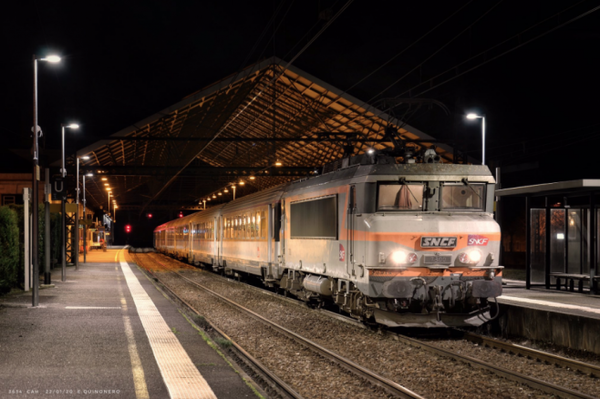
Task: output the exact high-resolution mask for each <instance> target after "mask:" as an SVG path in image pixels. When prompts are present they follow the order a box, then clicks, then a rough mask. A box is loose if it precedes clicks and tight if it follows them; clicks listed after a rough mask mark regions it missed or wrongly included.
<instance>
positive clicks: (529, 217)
mask: <svg viewBox="0 0 600 399" xmlns="http://www.w3.org/2000/svg"><path fill="white" fill-rule="evenodd" d="M496 195H497V196H498V197H500V198H502V197H511V196H513V197H524V199H525V208H526V220H525V222H526V233H525V240H526V258H525V259H526V286H527V288H528V289H529V288H531V287H532V286H544V287H546V288H551V287H556V288H557V289H563V288H564V289H568V290H571V291H575V290H578V291H579V292H590V293H592V294H598V283H599V282H600V276H599V275H598V274H599V273H598V254H599V253H600V247H599V243H598V237H599V236H600V234H598V233H599V230H598V229H599V215H600V206H599V204H598V198H599V195H600V180H593V179H584V180H570V181H564V182H557V183H547V184H537V185H531V186H522V187H514V188H505V189H501V190H497V191H496Z"/></svg>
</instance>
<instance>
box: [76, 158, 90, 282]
mask: <svg viewBox="0 0 600 399" xmlns="http://www.w3.org/2000/svg"><path fill="white" fill-rule="evenodd" d="M76 158H77V179H76V180H77V193H76V194H77V195H76V199H75V203H76V204H77V213H76V214H75V270H79V159H83V160H84V161H86V160H88V159H90V157H88V156H87V155H84V156H82V157H76ZM83 178H84V180H85V176H84V177H83ZM84 188H85V187H84Z"/></svg>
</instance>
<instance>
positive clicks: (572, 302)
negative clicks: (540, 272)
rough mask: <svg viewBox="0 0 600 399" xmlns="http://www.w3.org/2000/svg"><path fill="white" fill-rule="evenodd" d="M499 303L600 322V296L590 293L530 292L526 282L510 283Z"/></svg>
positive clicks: (504, 289)
mask: <svg viewBox="0 0 600 399" xmlns="http://www.w3.org/2000/svg"><path fill="white" fill-rule="evenodd" d="M521 283H522V284H521ZM498 302H499V303H500V304H504V305H512V306H521V307H527V308H532V309H538V310H544V311H548V312H555V313H563V314H568V315H577V316H580V317H583V318H590V319H596V320H600V296H598V295H590V294H589V293H579V292H570V291H565V290H562V291H558V290H555V289H546V288H542V287H532V288H531V289H529V290H528V289H526V288H525V283H524V282H519V281H509V284H508V285H507V286H505V287H503V290H502V296H500V297H499V298H498Z"/></svg>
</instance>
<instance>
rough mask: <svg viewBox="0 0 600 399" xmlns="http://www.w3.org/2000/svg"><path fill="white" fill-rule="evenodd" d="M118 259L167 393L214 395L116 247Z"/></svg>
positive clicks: (181, 397)
mask: <svg viewBox="0 0 600 399" xmlns="http://www.w3.org/2000/svg"><path fill="white" fill-rule="evenodd" d="M119 261H120V263H121V270H122V271H123V274H124V275H125V281H127V286H128V287H129V291H130V292H131V296H132V297H133V302H134V303H135V306H136V308H137V311H138V314H139V316H140V320H141V322H142V325H143V326H144V330H145V331H146V335H147V336H148V340H149V341H150V347H151V348H152V352H153V353H154V358H155V359H156V363H157V364H158V368H159V369H160V373H161V374H162V377H163V380H164V382H165V385H166V386H167V389H168V390H169V394H170V397H171V398H173V399H185V398H190V399H192V398H194V399H216V398H217V397H216V396H215V394H214V392H213V391H212V389H211V388H210V386H209V385H208V383H207V382H206V380H205V379H204V378H203V377H202V375H201V374H200V372H199V371H198V369H197V368H196V366H194V364H193V363H192V360H191V359H190V357H189V356H188V354H187V353H186V351H185V349H183V346H181V343H180V342H179V340H177V337H176V336H175V334H174V333H173V331H172V330H171V329H170V328H169V326H168V325H167V323H166V322H165V320H164V319H163V317H162V315H161V314H160V312H159V311H158V309H157V308H156V305H154V302H152V299H150V297H149V296H148V294H147V293H146V291H145V290H144V287H142V285H141V284H140V282H139V281H138V279H137V278H136V277H135V275H134V274H133V272H132V271H131V269H130V267H129V265H128V264H127V262H125V260H124V256H123V254H122V251H119Z"/></svg>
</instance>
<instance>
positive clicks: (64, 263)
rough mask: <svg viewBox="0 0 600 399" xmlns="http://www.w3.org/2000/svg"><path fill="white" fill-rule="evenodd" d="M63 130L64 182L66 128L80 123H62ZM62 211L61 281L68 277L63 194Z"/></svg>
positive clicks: (71, 127) (63, 174) (64, 169)
mask: <svg viewBox="0 0 600 399" xmlns="http://www.w3.org/2000/svg"><path fill="white" fill-rule="evenodd" d="M60 127H61V130H62V169H61V173H62V178H63V184H64V180H65V177H67V169H66V167H65V128H67V129H79V125H77V124H76V123H72V124H70V125H64V124H62V123H61V125H60ZM61 212H62V217H61V219H62V245H61V248H62V249H61V252H62V273H61V281H65V280H66V278H67V214H66V199H65V197H64V195H63V197H62V199H61Z"/></svg>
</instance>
